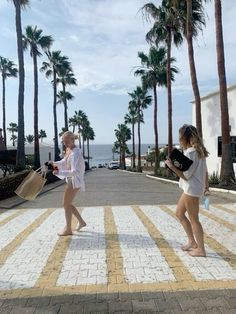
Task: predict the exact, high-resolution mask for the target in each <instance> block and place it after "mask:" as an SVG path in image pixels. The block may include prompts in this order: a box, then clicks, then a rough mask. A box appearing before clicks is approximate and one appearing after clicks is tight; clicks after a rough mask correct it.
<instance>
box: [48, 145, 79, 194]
mask: <svg viewBox="0 0 236 314" xmlns="http://www.w3.org/2000/svg"><path fill="white" fill-rule="evenodd" d="M54 164H55V165H56V166H57V167H58V176H59V177H63V178H65V179H66V182H67V183H68V182H69V180H70V179H71V181H72V186H73V189H76V188H79V189H80V191H85V183H84V172H85V163H84V158H83V155H82V152H81V150H80V149H79V148H78V147H75V148H74V149H73V150H72V151H71V153H70V154H69V155H68V156H66V157H64V158H63V159H62V160H59V161H56V162H54Z"/></svg>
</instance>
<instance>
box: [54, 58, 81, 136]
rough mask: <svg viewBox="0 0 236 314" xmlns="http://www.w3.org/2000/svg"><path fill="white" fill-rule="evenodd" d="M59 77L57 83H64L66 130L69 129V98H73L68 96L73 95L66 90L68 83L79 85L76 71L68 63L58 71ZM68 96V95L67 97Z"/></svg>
mask: <svg viewBox="0 0 236 314" xmlns="http://www.w3.org/2000/svg"><path fill="white" fill-rule="evenodd" d="M58 75H59V77H58V79H57V83H61V84H62V94H61V95H62V96H63V97H62V103H63V104H64V120H65V127H64V128H65V130H66V131H68V115H67V100H71V99H72V98H68V97H69V95H71V94H70V93H69V92H67V91H66V85H77V81H76V78H75V76H74V73H73V72H72V69H71V66H70V65H66V64H65V66H63V67H61V68H60V69H59V73H58ZM67 96H68V97H67Z"/></svg>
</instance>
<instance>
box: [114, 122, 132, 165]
mask: <svg viewBox="0 0 236 314" xmlns="http://www.w3.org/2000/svg"><path fill="white" fill-rule="evenodd" d="M115 136H116V138H117V142H118V145H119V148H120V166H121V169H125V168H126V166H125V153H126V152H128V147H127V144H126V142H127V141H129V140H130V139H131V130H130V129H129V128H128V127H127V125H126V124H118V128H117V129H115Z"/></svg>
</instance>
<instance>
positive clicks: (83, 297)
mask: <svg viewBox="0 0 236 314" xmlns="http://www.w3.org/2000/svg"><path fill="white" fill-rule="evenodd" d="M96 300H97V294H96V293H95V294H94V293H93V294H78V295H74V297H73V303H80V302H96Z"/></svg>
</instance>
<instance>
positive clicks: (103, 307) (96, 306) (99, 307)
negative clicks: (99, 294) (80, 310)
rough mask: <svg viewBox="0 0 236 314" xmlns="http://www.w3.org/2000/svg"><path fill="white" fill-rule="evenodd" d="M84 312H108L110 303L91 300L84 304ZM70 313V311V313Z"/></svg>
mask: <svg viewBox="0 0 236 314" xmlns="http://www.w3.org/2000/svg"><path fill="white" fill-rule="evenodd" d="M84 307H85V308H84V312H85V313H86V314H87V313H91V314H92V313H108V303H107V302H103V303H97V302H89V303H86V304H85V306H84ZM68 314H69V313H68Z"/></svg>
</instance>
